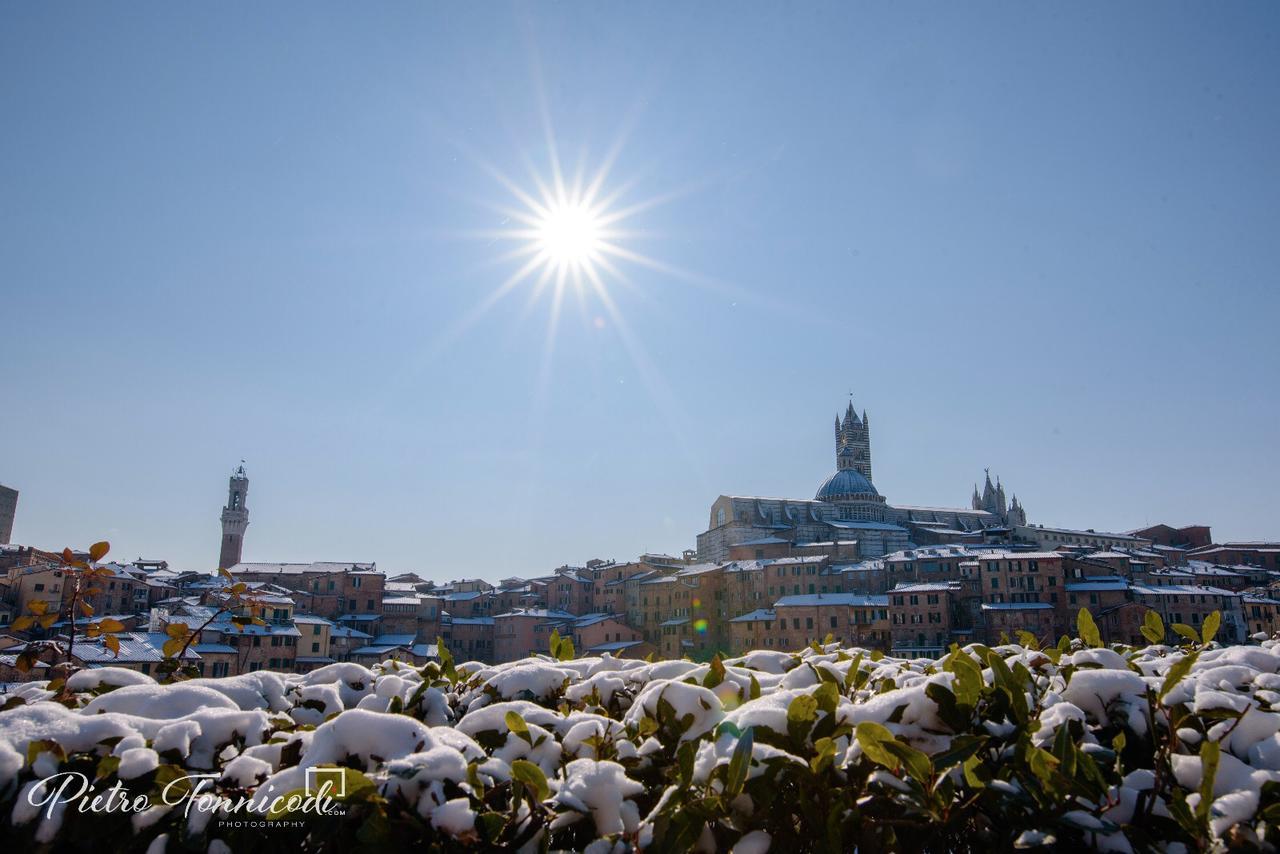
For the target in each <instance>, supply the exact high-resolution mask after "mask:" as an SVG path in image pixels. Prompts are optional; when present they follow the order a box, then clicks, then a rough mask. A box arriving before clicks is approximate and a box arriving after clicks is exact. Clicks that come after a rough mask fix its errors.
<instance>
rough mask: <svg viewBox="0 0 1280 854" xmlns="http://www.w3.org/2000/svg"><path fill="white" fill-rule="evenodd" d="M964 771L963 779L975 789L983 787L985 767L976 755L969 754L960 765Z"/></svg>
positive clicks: (986, 773) (984, 784)
mask: <svg viewBox="0 0 1280 854" xmlns="http://www.w3.org/2000/svg"><path fill="white" fill-rule="evenodd" d="M961 768H962V770H963V771H964V781H965V782H966V783H968V784H969V785H970V786H972V787H973V788H975V789H981V788H984V787H985V786H986V785H987V781H986V780H984V779H983V776H984V775H987V776H988V779H989V775H988V772H987V770H986V768H985V767H984V766H983V764H982V759H981V758H980V757H977V756H970V757H969V758H968V759H966V760H965V761H964V765H962V766H961Z"/></svg>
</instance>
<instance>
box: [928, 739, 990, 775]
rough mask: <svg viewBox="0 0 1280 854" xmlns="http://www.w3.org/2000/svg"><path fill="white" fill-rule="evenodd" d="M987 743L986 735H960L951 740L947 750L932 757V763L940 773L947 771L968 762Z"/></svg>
mask: <svg viewBox="0 0 1280 854" xmlns="http://www.w3.org/2000/svg"><path fill="white" fill-rule="evenodd" d="M986 743H987V737H986V736H985V735H958V736H956V737H955V738H953V739H951V743H950V745H948V747H947V749H946V750H943V751H942V752H941V753H935V754H934V755H933V756H932V757H930V761H931V762H932V763H933V767H934V768H936V769H938V771H946V770H947V769H948V768H951V767H952V766H954V765H962V764H964V763H966V762H968V761H969V759H970V758H972V757H973V756H974V755H975V754H976V753H977V752H978V751H979V750H981V749H982V748H983V746H984V745H985V744H986Z"/></svg>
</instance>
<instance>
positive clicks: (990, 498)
mask: <svg viewBox="0 0 1280 854" xmlns="http://www.w3.org/2000/svg"><path fill="white" fill-rule="evenodd" d="M970 503H971V504H972V506H973V509H974V510H985V511H987V512H988V513H990V514H992V515H993V516H995V517H997V518H998V519H999V520H1000V523H1001V524H1002V525H1008V526H1014V525H1025V524H1027V511H1026V508H1024V507H1023V506H1022V504H1021V503H1020V502H1019V501H1018V496H1016V495H1015V496H1013V501H1010V502H1008V503H1006V501H1005V493H1004V484H1002V483H1001V482H1000V478H999V477H997V478H996V482H995V484H994V485H992V483H991V469H987V481H986V483H985V484H984V485H983V487H982V494H981V495H979V494H978V485H977V484H974V486H973V499H972V500H971V502H970Z"/></svg>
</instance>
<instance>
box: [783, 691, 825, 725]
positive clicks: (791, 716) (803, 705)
mask: <svg viewBox="0 0 1280 854" xmlns="http://www.w3.org/2000/svg"><path fill="white" fill-rule="evenodd" d="M817 718H818V701H817V700H816V699H814V697H813V695H812V694H799V695H797V696H796V698H795V699H794V700H792V701H791V704H790V705H788V706H787V721H788V722H796V723H813V722H814V721H815V720H817Z"/></svg>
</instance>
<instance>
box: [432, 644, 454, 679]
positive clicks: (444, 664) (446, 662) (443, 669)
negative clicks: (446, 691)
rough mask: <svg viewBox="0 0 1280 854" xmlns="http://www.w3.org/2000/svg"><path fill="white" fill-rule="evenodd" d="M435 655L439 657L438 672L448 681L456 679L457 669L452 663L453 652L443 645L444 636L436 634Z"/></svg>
mask: <svg viewBox="0 0 1280 854" xmlns="http://www.w3.org/2000/svg"><path fill="white" fill-rule="evenodd" d="M436 656H437V657H439V659H440V673H441V675H442V676H444V678H446V679H448V680H449V681H450V682H457V681H458V670H457V668H456V667H454V664H453V653H451V652H449V647H448V646H447V645H445V642H444V638H442V637H440V636H439V635H436Z"/></svg>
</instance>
